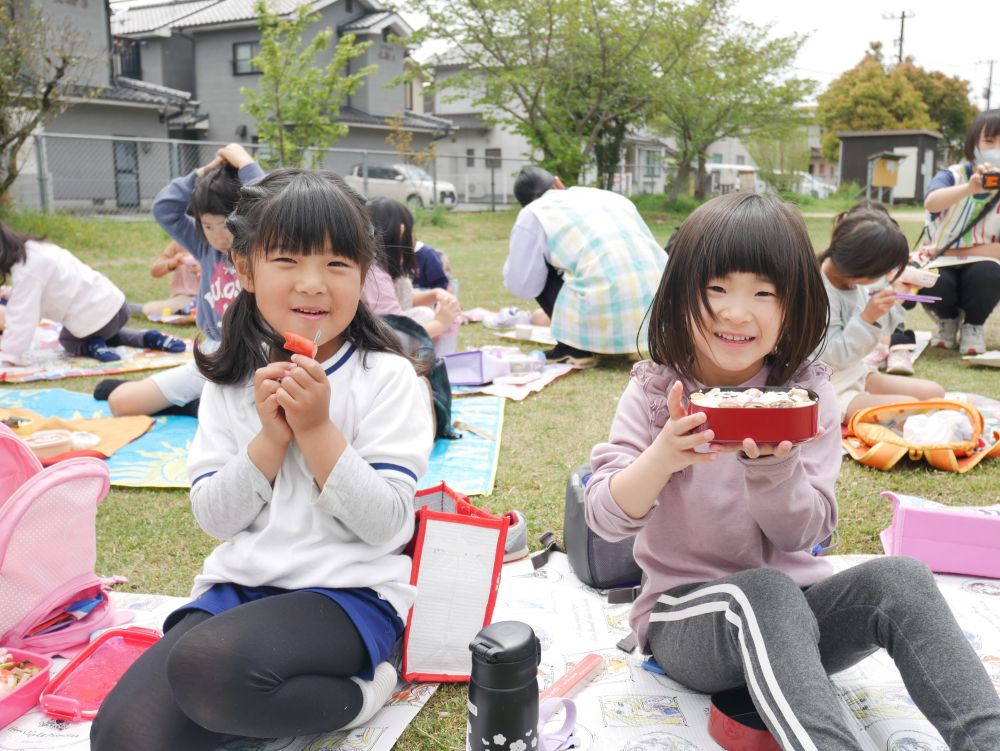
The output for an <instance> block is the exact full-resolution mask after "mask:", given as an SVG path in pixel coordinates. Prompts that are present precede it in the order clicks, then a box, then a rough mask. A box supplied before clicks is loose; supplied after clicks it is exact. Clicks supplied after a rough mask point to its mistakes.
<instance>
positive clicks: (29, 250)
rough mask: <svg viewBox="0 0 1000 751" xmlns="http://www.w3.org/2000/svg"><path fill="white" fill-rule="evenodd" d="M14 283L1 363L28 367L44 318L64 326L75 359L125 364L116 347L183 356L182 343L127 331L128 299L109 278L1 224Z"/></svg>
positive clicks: (0, 262) (6, 274)
mask: <svg viewBox="0 0 1000 751" xmlns="http://www.w3.org/2000/svg"><path fill="white" fill-rule="evenodd" d="M8 280H9V281H10V297H9V299H8V300H7V305H6V311H5V317H4V328H3V336H2V337H0V362H4V363H9V364H11V365H24V364H26V361H25V359H24V355H25V353H26V352H27V351H28V349H29V348H30V347H31V341H32V339H33V338H34V336H35V330H36V329H37V328H38V324H39V323H40V322H41V320H42V319H43V318H47V319H49V320H50V321H55V322H56V323H61V324H62V329H61V330H60V332H59V343H60V344H61V345H62V347H63V349H65V350H66V351H67V352H68V353H69V354H71V355H83V356H86V357H93V358H95V359H97V360H100V361H101V362H112V361H114V360H120V359H121V355H119V354H118V353H117V352H115V351H114V350H113V349H111V348H112V347H116V346H118V345H126V346H129V347H139V348H141V349H160V350H164V351H165V352H183V351H184V349H185V347H186V345H185V344H184V342H183V341H182V340H180V339H177V338H176V337H173V336H170V335H169V334H164V333H162V332H159V331H157V330H155V329H145V330H139V329H130V328H127V327H126V326H125V324H126V323H127V322H128V318H129V307H128V303H127V302H126V301H125V294H124V293H123V292H122V291H121V290H120V289H118V287H116V286H115V285H114V283H113V282H112V281H111V280H110V279H108V278H107V277H106V276H104V275H103V274H101V273H99V272H97V271H95V270H94V269H92V268H90V266H88V265H87V264H85V263H83V262H82V261H80V260H79V259H78V258H77V257H76V256H74V255H73V254H72V253H70V252H69V251H68V250H64V249H63V248H60V247H59V246H58V245H53V244H52V243H49V242H45V241H43V240H38V239H35V238H32V237H29V236H27V235H21V234H18V233H17V232H14V230H12V229H11V228H10V227H8V226H7V225H6V224H4V223H3V222H0V284H3V283H5V282H7V281H8Z"/></svg>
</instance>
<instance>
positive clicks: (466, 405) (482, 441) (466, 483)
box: [417, 396, 507, 495]
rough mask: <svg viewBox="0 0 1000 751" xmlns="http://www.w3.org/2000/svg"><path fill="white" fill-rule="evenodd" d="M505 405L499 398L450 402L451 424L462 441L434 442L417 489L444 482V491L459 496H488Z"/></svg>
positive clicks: (503, 400)
mask: <svg viewBox="0 0 1000 751" xmlns="http://www.w3.org/2000/svg"><path fill="white" fill-rule="evenodd" d="M506 401H507V400H506V399H504V398H503V397H499V396H463V397H462V398H461V399H454V400H452V403H451V419H452V423H453V424H454V425H455V428H456V430H457V431H458V432H459V433H461V434H462V437H461V438H459V439H458V440H456V441H448V440H444V439H440V440H438V441H435V443H434V450H433V451H432V452H431V457H430V463H429V464H428V467H427V473H426V474H425V475H424V476H423V477H422V478H421V479H420V483H419V484H418V485H417V487H418V488H420V489H423V488H430V487H434V486H435V485H437V484H438V483H439V482H441V481H442V480H444V481H445V482H447V483H448V487H450V488H452V489H453V490H457V491H458V492H459V493H462V494H463V495H489V494H490V493H492V492H493V482H494V481H495V480H496V476H497V461H498V459H499V458H500V431H501V430H502V429H503V407H504V403H505V402H506ZM470 428H471V429H470Z"/></svg>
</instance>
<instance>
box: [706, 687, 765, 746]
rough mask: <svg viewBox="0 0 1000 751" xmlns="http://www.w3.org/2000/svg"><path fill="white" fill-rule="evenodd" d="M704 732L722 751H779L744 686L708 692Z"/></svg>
mask: <svg viewBox="0 0 1000 751" xmlns="http://www.w3.org/2000/svg"><path fill="white" fill-rule="evenodd" d="M708 734H709V735H710V736H712V740H714V741H715V742H716V743H718V744H719V745H720V746H722V747H723V748H724V749H726V751H781V746H779V745H778V742H777V741H776V740H775V739H774V736H773V735H771V731H770V730H768V729H767V726H766V725H765V724H764V721H763V720H762V719H761V718H760V715H759V714H757V708H756V707H754V705H753V700H751V698H750V694H749V693H747V690H746V689H745V688H733V689H729V690H728V691H720V692H719V693H717V694H712V699H711V705H710V708H709V710H708Z"/></svg>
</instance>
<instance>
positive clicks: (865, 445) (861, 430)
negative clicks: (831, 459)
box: [843, 399, 1000, 473]
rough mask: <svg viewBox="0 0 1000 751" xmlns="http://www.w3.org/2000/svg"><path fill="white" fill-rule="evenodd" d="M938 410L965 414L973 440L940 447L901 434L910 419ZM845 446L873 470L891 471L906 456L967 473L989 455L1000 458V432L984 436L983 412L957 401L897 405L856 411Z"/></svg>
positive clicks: (846, 433)
mask: <svg viewBox="0 0 1000 751" xmlns="http://www.w3.org/2000/svg"><path fill="white" fill-rule="evenodd" d="M938 410H957V411H960V412H963V413H964V414H965V415H966V416H967V417H968V418H969V422H970V423H971V425H972V437H971V438H970V439H969V440H967V441H956V442H953V443H946V444H940V445H914V444H912V443H910V442H909V441H907V440H906V439H905V438H904V437H903V435H902V426H903V423H905V422H906V420H907V419H908V418H910V417H913V416H915V415H920V414H926V413H928V412H935V411H938ZM843 446H844V449H845V450H846V451H847V453H848V454H849V455H850V456H851V458H852V459H854V460H855V461H858V462H860V463H861V464H864V465H866V466H869V467H872V468H873V469H880V470H888V469H891V468H892V467H894V466H895V465H896V463H897V462H898V461H899V460H900V459H902V458H903V457H904V456H909V457H910V458H911V459H913V460H914V461H919V460H920V459H924V460H926V461H927V463H928V464H930V465H931V466H932V467H934V468H936V469H940V470H944V471H947V472H958V473H963V472H968V471H969V470H970V469H972V468H973V467H975V466H976V465H977V464H979V462H981V461H982V460H983V459H985V458H986V457H988V456H1000V433H998V432H997V431H993V432H992V433H991V434H984V420H983V415H982V413H981V412H980V411H979V410H978V409H976V408H975V407H974V406H973V405H971V404H969V403H967V402H963V401H958V400H954V399H932V400H928V401H922V402H921V401H914V402H897V403H894V404H883V405H879V406H876V407H869V408H868V409H863V410H860V411H859V412H856V413H855V414H854V416H853V417H852V418H851V420H850V422H849V423H848V424H847V429H846V430H845V433H844V438H843Z"/></svg>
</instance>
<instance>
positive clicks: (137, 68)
mask: <svg viewBox="0 0 1000 751" xmlns="http://www.w3.org/2000/svg"><path fill="white" fill-rule="evenodd" d="M114 52H115V72H116V73H117V75H119V76H123V77H125V78H134V79H135V80H137V81H141V80H142V57H141V54H140V53H141V50H140V47H139V42H137V41H136V40H134V39H116V40H115V44H114Z"/></svg>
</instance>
